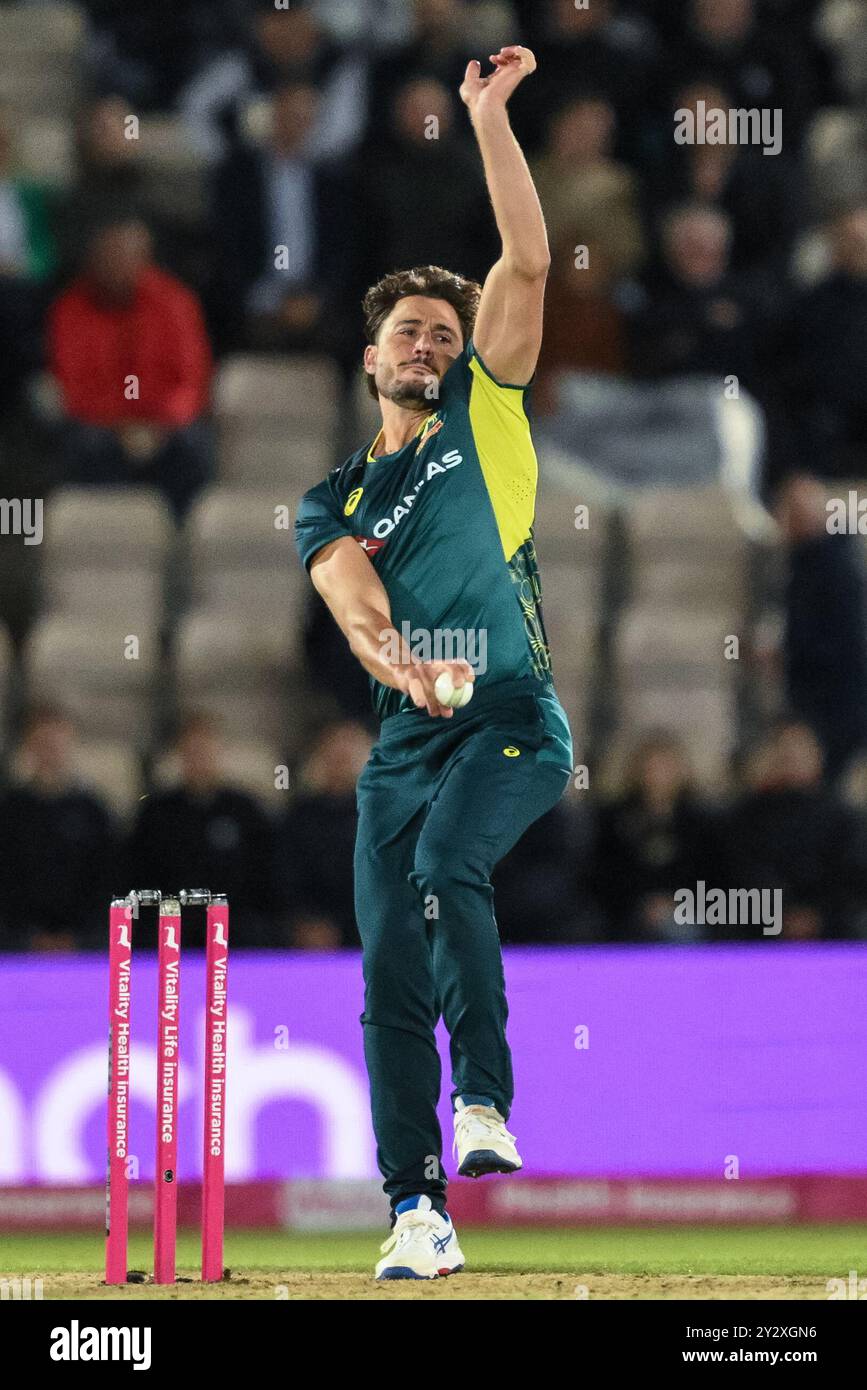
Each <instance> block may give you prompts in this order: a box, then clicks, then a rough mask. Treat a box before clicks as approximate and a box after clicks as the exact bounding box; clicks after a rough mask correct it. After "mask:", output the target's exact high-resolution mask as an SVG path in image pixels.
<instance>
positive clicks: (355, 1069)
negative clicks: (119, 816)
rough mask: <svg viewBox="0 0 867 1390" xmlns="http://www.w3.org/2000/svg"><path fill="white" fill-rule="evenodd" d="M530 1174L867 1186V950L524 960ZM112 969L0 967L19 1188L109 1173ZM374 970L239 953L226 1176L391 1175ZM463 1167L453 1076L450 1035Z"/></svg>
mask: <svg viewBox="0 0 867 1390" xmlns="http://www.w3.org/2000/svg"><path fill="white" fill-rule="evenodd" d="M506 976H507V982H508V990H509V1000H510V1009H511V1013H510V1020H509V1038H510V1041H511V1045H512V1050H513V1056H514V1069H515V1082H516V1097H515V1105H514V1110H513V1112H512V1116H511V1121H510V1128H511V1129H512V1130H513V1131H514V1132H515V1133H516V1134H517V1135H518V1137H519V1142H520V1148H521V1152H522V1154H523V1156H524V1161H525V1171H526V1172H527V1173H529V1174H537V1175H542V1174H575V1175H587V1176H601V1175H607V1176H611V1177H614V1176H648V1177H650V1176H661V1177H667V1176H678V1175H683V1176H687V1175H689V1176H706V1177H717V1176H719V1175H720V1174H721V1173H722V1171H723V1167H724V1165H725V1164H726V1163H727V1162H729V1161H730V1157H731V1156H736V1158H737V1162H738V1166H739V1170H740V1174H741V1176H743V1177H747V1176H750V1177H760V1176H764V1175H773V1174H782V1173H791V1174H796V1173H839V1174H847V1173H849V1174H852V1173H859V1172H865V1171H867V1107H865V1103H864V1076H865V1064H867V1009H865V999H867V945H864V946H861V945H850V946H847V945H842V944H841V945H832V944H829V945H804V946H798V945H793V944H783V943H777V942H773V943H771V942H767V943H761V944H757V945H755V946H742V947H738V946H730V947H729V946H712V947H650V948H641V947H636V948H628V947H622V948H604V947H589V948H555V949H550V950H544V951H532V950H510V951H507V953H506ZM107 989H108V982H107V963H106V961H105V960H103V959H101V958H99V957H80V958H77V959H63V958H60V957H57V958H51V957H45V956H40V957H6V958H4V959H0V990H2V997H3V1000H4V1004H3V1008H2V1011H0V1185H4V1184H16V1183H32V1182H51V1183H66V1182H68V1183H91V1182H95V1181H101V1180H102V1178H103V1176H104V1171H105V1094H106V1051H107V1048H106V1036H107V1013H108V998H107ZM203 991H204V978H203V960H202V958H201V957H200V956H197V955H195V954H193V953H189V954H187V955H185V957H184V960H183V966H182V983H181V1040H182V1047H181V1058H182V1062H181V1082H180V1095H181V1128H180V1150H181V1160H180V1168H181V1175H182V1176H186V1177H189V1178H194V1177H197V1176H198V1175H199V1174H200V1172H201V1142H200V1135H201V1114H202V1044H203V1036H204V992H203ZM361 1008H362V982H361V968H360V961H359V959H358V957H357V956H355V955H353V954H341V955H336V956H319V955H313V954H309V955H299V954H286V953H276V952H275V953H270V952H269V953H257V954H243V953H241V952H238V953H236V954H235V955H233V956H232V958H231V960H230V968H229V1075H228V1105H227V1144H226V1174H227V1177H228V1178H229V1179H231V1180H235V1181H243V1180H249V1179H254V1178H294V1177H320V1178H326V1177H329V1178H359V1177H370V1176H375V1174H376V1164H375V1151H374V1141H373V1136H372V1133H371V1129H370V1120H369V1113H368V1093H367V1080H366V1075H365V1071H364V1064H363V1055H362V1029H361V1025H360V1023H359V1015H360V1013H361ZM155 1015H156V971H155V961H154V959H153V957H150V956H147V955H141V956H137V957H134V965H133V986H132V1037H133V1044H132V1105H131V1143H130V1152H131V1153H132V1154H133V1155H134V1156H135V1157H136V1159H137V1161H138V1163H139V1170H138V1176H140V1177H142V1178H146V1177H148V1176H150V1175H151V1174H152V1172H153V1153H154V1127H155V1105H154V1099H155V1097H154V1076H155V1036H156V1029H155ZM441 1041H442V1054H443V1078H444V1087H443V1090H444V1101H443V1106H442V1116H441V1118H442V1124H443V1133H444V1137H445V1147H446V1150H448V1148H449V1147H450V1144H451V1124H450V1119H449V1102H448V1092H449V1067H448V1060H447V1059H448V1053H447V1048H446V1039H445V1038H444V1037H443V1038H442V1039H441Z"/></svg>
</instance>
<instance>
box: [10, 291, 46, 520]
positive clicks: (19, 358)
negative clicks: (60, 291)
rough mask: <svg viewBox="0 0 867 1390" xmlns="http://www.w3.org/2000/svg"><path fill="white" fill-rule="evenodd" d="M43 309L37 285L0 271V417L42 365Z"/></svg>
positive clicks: (17, 403)
mask: <svg viewBox="0 0 867 1390" xmlns="http://www.w3.org/2000/svg"><path fill="white" fill-rule="evenodd" d="M44 311H45V303H44V291H43V290H42V288H41V287H40V286H38V285H36V284H34V283H33V281H32V280H25V279H22V278H21V277H19V276H17V275H3V274H0V417H4V418H6V417H8V416H9V415H10V414H12V412H13V411H14V410H16V409H17V408H18V407H19V406H20V404H21V400H22V388H23V386H24V383H25V382H26V380H27V378H28V376H30V375H31V373H32V372H36V371H38V370H39V368H40V367H41V366H42V321H43V314H44ZM7 495H8V494H7Z"/></svg>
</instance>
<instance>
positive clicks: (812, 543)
mask: <svg viewBox="0 0 867 1390" xmlns="http://www.w3.org/2000/svg"><path fill="white" fill-rule="evenodd" d="M857 544H858V541H857V538H855V537H853V536H848V535H839V536H838V535H820V536H817V537H815V538H814V539H811V540H805V541H802V542H800V543H799V544H797V545H793V546H792V547H791V549H790V552H789V577H788V583H787V586H786V595H785V612H786V628H785V636H784V660H785V673H786V691H787V694H788V698H789V704H790V706H791V708H792V711H793V713H794V714H796V715H797V716H798V717H799V718H800V719H803V720H804V722H805V723H806V724H809V726H810V727H811V728H812V729H813V732H814V733H815V734H816V736H817V738H818V739H819V741H820V743H821V744H822V748H823V750H824V753H825V770H826V773H827V774H828V776H829V777H831V778H832V779H833V778H836V777H838V776H839V775H840V774H841V773H843V772H844V771H845V769H846V766H847V764H848V763H849V762H850V761H851V759H852V758H853V757H854V756H855V754H856V753H857V752H858V751H859V750H860V749H861V748H863V747H864V745H865V743H867V592H865V588H867V586H865V578H864V566H863V561H862V559H861V556H860V555H859V554H858V551H857Z"/></svg>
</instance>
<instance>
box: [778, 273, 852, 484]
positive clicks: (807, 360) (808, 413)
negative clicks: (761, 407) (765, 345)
mask: <svg viewBox="0 0 867 1390" xmlns="http://www.w3.org/2000/svg"><path fill="white" fill-rule="evenodd" d="M785 337H786V341H784V342H783V344H782V345H781V351H780V356H781V358H782V360H784V361H787V362H791V368H790V369H789V370H788V371H785V372H784V373H783V374H781V375H780V389H781V391H782V392H783V394H784V397H785V401H786V405H787V407H788V411H789V413H790V415H791V416H792V421H793V430H792V438H791V441H790V442H791V444H792V445H793V446H794V447H795V449H796V450H797V451H798V457H796V460H795V463H797V462H798V461H800V464H801V466H802V467H803V468H804V470H805V471H807V472H810V473H815V474H818V475H819V476H821V477H825V478H854V477H858V478H864V477H867V279H856V278H854V277H853V276H849V275H845V274H842V273H838V274H835V275H833V276H831V277H830V278H829V279H827V280H825V281H824V282H823V283H822V284H820V285H818V286H816V288H815V289H813V290H810V291H809V292H808V293H807V294H805V295H804V296H803V297H802V298H801V299H800V300H799V302H798V303H797V304H796V305H795V306H794V310H793V313H792V319H791V324H790V327H789V330H788V333H787V334H786V335H785ZM789 466H790V467H792V466H793V463H792V461H791V460H790V463H789Z"/></svg>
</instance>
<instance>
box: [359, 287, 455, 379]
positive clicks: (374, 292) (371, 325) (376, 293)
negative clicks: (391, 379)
mask: <svg viewBox="0 0 867 1390" xmlns="http://www.w3.org/2000/svg"><path fill="white" fill-rule="evenodd" d="M411 294H424V295H429V296H430V298H431V299H444V300H445V301H446V303H447V304H451V306H452V308H453V309H454V311H455V313H456V314H457V316H458V322H459V323H460V325H461V331H462V332H463V335H464V342H465V343H466V341H467V339H468V338H469V337H470V335H471V334H472V331H473V324H474V323H475V321H476V314H477V313H478V309H479V300H480V298H481V295H482V287H481V285H479V284H478V283H477V282H476V281H475V280H467V279H466V278H465V276H463V275H456V274H455V273H454V271H451V270H444V269H443V267H442V266H440V265H423V266H417V267H416V268H415V269H414V270H394V271H392V272H391V274H390V275H384V276H383V277H382V279H381V280H380V281H378V283H377V284H375V285H371V287H370V289H369V290H368V291H367V294H366V295H365V296H364V299H363V300H362V303H361V307H362V310H363V312H364V329H365V332H366V334H367V341H368V342H369V343H375V342H376V340H377V337H378V336H379V330H380V328H381V327H382V325H383V324H384V323H385V320H386V319H387V318H388V316H389V314H390V313H391V311H392V309H393V308H394V306H395V304H396V303H397V301H398V300H399V299H406V297H407V295H411ZM366 375H367V389H368V391H369V392H370V394H371V395H372V397H373V399H374V400H378V399H379V393H378V391H377V389H376V382H375V381H374V379H373V377H372V376H371V375H370V374H369V373H367V374H366Z"/></svg>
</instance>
